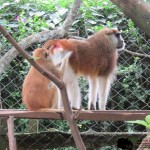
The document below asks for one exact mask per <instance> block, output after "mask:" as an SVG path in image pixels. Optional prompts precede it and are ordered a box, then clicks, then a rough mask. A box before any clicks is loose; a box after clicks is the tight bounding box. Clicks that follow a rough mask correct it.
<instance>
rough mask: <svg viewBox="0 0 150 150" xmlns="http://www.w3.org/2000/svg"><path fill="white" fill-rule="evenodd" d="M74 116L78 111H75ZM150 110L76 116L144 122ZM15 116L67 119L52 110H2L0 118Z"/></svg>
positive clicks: (98, 112) (84, 112)
mask: <svg viewBox="0 0 150 150" xmlns="http://www.w3.org/2000/svg"><path fill="white" fill-rule="evenodd" d="M73 113H74V114H76V113H77V111H73ZM148 114H150V110H135V111H133V110H106V111H89V110H82V111H80V112H78V115H77V116H76V119H77V120H99V121H127V120H142V119H144V118H145V116H146V115H148ZM9 116H14V117H15V118H30V119H65V120H66V116H65V112H64V110H51V111H49V112H35V111H27V110H8V109H1V110H0V117H9Z"/></svg>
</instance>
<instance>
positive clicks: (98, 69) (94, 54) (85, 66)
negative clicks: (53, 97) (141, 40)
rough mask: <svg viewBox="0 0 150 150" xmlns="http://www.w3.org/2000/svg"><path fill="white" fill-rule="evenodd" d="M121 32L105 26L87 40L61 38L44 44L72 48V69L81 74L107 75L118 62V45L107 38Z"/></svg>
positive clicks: (66, 48) (70, 61)
mask: <svg viewBox="0 0 150 150" xmlns="http://www.w3.org/2000/svg"><path fill="white" fill-rule="evenodd" d="M117 32H119V31H118V30H115V29H108V28H105V29H103V30H101V31H99V32H97V33H95V34H94V35H92V36H91V37H90V38H88V39H85V40H76V39H61V40H49V41H47V42H46V43H45V44H44V46H45V47H46V48H47V47H48V46H50V45H53V46H54V47H55V49H54V50H57V48H59V47H61V48H63V49H64V50H71V51H73V54H72V55H71V57H70V58H69V63H70V65H71V67H72V69H73V70H74V71H75V72H76V73H78V74H81V75H87V76H107V75H109V74H111V73H112V72H113V70H114V68H115V67H116V64H117V57H118V54H117V51H116V47H115V46H113V45H112V42H111V41H110V40H109V39H108V38H107V36H108V35H111V34H115V33H117Z"/></svg>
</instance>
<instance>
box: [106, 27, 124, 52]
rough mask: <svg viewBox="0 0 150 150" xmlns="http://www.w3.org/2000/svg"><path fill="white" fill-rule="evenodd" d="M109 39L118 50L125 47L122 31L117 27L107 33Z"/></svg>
mask: <svg viewBox="0 0 150 150" xmlns="http://www.w3.org/2000/svg"><path fill="white" fill-rule="evenodd" d="M107 35H108V37H109V40H110V41H111V42H112V45H114V47H115V48H116V49H117V50H118V51H121V50H123V49H124V47H125V42H124V39H123V38H122V36H121V33H120V32H119V31H118V30H116V29H110V30H109V31H108V33H107Z"/></svg>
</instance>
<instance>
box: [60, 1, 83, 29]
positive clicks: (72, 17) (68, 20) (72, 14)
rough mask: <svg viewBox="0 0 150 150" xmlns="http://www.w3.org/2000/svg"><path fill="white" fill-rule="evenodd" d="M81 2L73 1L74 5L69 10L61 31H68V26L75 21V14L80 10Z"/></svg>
mask: <svg viewBox="0 0 150 150" xmlns="http://www.w3.org/2000/svg"><path fill="white" fill-rule="evenodd" d="M81 2H82V1H81V0H75V1H74V5H73V7H72V9H71V10H70V12H69V14H68V16H67V18H66V20H65V21H64V24H63V29H64V30H67V31H68V30H69V28H70V26H71V25H72V23H73V21H74V20H75V18H76V16H77V13H78V9H79V8H80V5H81Z"/></svg>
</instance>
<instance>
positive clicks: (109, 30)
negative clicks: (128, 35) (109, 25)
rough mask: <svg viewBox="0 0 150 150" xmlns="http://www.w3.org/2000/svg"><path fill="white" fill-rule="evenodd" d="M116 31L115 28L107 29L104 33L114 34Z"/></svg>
mask: <svg viewBox="0 0 150 150" xmlns="http://www.w3.org/2000/svg"><path fill="white" fill-rule="evenodd" d="M116 32H118V31H117V29H108V30H107V31H106V35H112V34H115V33H116Z"/></svg>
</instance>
